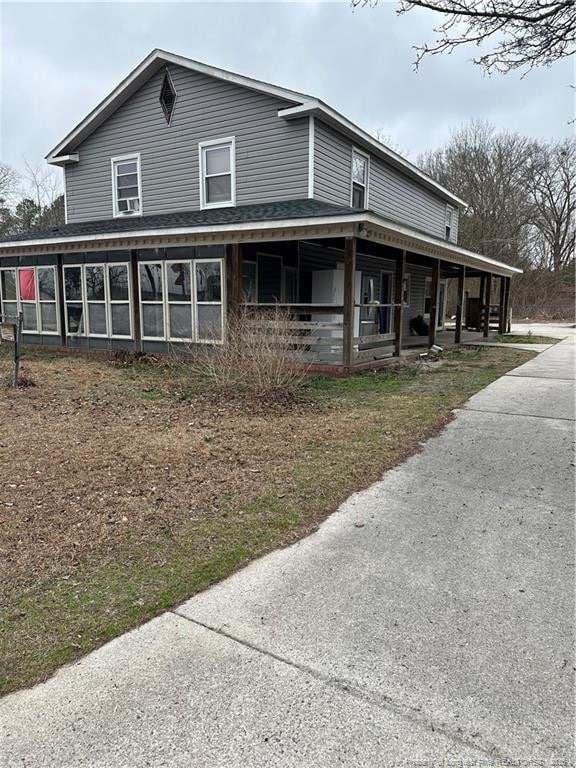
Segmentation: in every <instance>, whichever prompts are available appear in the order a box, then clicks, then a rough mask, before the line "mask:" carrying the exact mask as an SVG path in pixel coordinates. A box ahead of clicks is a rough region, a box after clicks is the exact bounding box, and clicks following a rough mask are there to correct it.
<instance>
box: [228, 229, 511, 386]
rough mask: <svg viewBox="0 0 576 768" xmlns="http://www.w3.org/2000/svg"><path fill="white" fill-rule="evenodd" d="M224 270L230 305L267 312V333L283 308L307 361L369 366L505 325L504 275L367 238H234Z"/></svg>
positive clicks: (297, 351) (342, 367)
mask: <svg viewBox="0 0 576 768" xmlns="http://www.w3.org/2000/svg"><path fill="white" fill-rule="evenodd" d="M360 231H361V234H368V232H366V230H362V229H361V230H360ZM479 258H480V259H482V258H483V257H479ZM463 261H466V259H463ZM487 261H489V260H487ZM482 266H484V265H482ZM487 266H488V265H487ZM500 266H502V267H504V265H498V267H500ZM226 273H227V296H228V300H227V311H228V313H229V314H230V313H234V312H238V311H244V310H245V309H248V310H249V311H250V312H258V313H263V314H264V315H266V314H268V315H269V316H270V333H271V334H272V333H274V328H275V323H276V320H275V318H277V316H278V312H281V313H282V314H283V315H284V317H285V318H287V323H288V327H289V331H288V333H289V342H290V345H291V346H292V348H293V349H294V357H295V359H297V360H298V361H302V362H305V363H306V364H308V365H312V366H314V368H316V367H317V366H318V367H324V368H329V369H331V370H334V371H337V372H349V371H352V370H361V369H362V368H372V367H374V366H375V365H383V364H386V363H387V362H389V360H390V358H394V357H400V356H401V355H404V354H410V353H416V352H418V350H427V349H429V348H430V347H431V346H433V345H438V346H441V347H449V346H453V345H457V344H460V343H462V342H469V341H474V340H478V341H480V340H482V339H485V338H486V337H488V335H489V333H490V332H491V331H497V332H500V333H503V332H505V330H506V329H507V323H508V317H509V306H510V276H509V275H506V274H498V273H496V274H495V273H494V272H493V271H491V270H489V269H481V268H480V267H479V266H477V265H472V264H467V263H463V264H458V263H455V261H448V260H446V259H444V258H441V257H438V256H437V257H433V256H427V255H425V254H423V253H418V252H416V251H415V250H411V249H409V248H399V247H395V245H392V244H389V243H382V242H376V241H375V240H372V239H367V238H366V237H359V236H345V237H340V238H316V239H313V240H312V239H310V240H297V241H292V242H286V241H283V242H279V241H270V242H263V243H258V244H252V243H245V244H241V243H238V244H233V245H230V246H228V248H227V251H226ZM450 285H453V286H454V287H455V296H456V306H455V311H454V313H453V314H451V313H449V312H448V293H449V286H450ZM451 292H452V294H454V290H452V291H451ZM285 325H286V322H285ZM259 327H260V328H261V327H262V326H261V321H260V323H259Z"/></svg>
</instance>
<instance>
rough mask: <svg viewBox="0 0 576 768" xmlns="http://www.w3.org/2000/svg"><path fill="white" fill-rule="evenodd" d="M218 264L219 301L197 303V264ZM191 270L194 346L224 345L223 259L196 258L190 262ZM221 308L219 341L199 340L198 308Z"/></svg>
mask: <svg viewBox="0 0 576 768" xmlns="http://www.w3.org/2000/svg"><path fill="white" fill-rule="evenodd" d="M214 263H218V264H220V301H198V286H197V283H196V280H197V277H196V266H197V265H198V264H214ZM192 268H193V276H192V285H193V290H194V293H193V294H192V297H193V300H192V310H193V313H194V326H193V329H192V332H193V334H194V338H195V344H218V345H221V344H223V343H224V333H225V326H226V319H225V308H226V279H225V271H224V270H225V265H224V259H222V258H220V257H214V258H206V259H203V258H198V259H193V260H192ZM199 306H201V307H210V306H213V307H222V310H221V312H220V339H216V340H214V339H201V338H199V336H198V307H199Z"/></svg>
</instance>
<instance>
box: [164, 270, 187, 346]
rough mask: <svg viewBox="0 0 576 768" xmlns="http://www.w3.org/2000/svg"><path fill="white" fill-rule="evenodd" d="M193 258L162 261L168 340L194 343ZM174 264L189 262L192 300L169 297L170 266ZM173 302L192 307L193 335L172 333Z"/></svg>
mask: <svg viewBox="0 0 576 768" xmlns="http://www.w3.org/2000/svg"><path fill="white" fill-rule="evenodd" d="M192 263H193V262H192V259H166V260H164V261H163V262H162V264H163V270H162V280H163V282H164V285H163V286H162V298H163V300H164V305H165V322H164V330H165V333H166V340H167V341H171V342H176V343H178V342H180V343H184V344H192V342H193V341H194V335H195V328H194V276H193V274H192ZM172 264H188V269H189V270H190V301H177V300H174V299H172V300H170V299H169V298H168V267H170V266H171V265H172ZM171 304H177V305H180V306H183V307H190V330H191V331H192V335H191V336H189V337H188V336H172V334H171V330H172V329H171V327H170V305H171Z"/></svg>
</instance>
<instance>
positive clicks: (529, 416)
mask: <svg viewBox="0 0 576 768" xmlns="http://www.w3.org/2000/svg"><path fill="white" fill-rule="evenodd" d="M455 410H457V411H461V412H464V413H466V412H467V411H472V412H473V413H492V414H494V415H495V416H496V415H497V416H520V417H522V418H525V419H544V420H545V421H574V419H570V418H568V417H567V416H540V415H538V414H536V413H513V412H511V411H490V410H488V409H485V408H468V407H466V406H465V407H464V408H456V409H455Z"/></svg>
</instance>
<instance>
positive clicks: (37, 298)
mask: <svg viewBox="0 0 576 768" xmlns="http://www.w3.org/2000/svg"><path fill="white" fill-rule="evenodd" d="M0 299H1V301H2V314H3V315H5V316H6V317H7V318H10V319H13V318H16V317H17V316H18V314H19V312H22V320H23V323H22V330H23V332H24V333H43V334H57V333H58V314H57V310H56V270H55V267H20V268H18V269H16V268H14V269H3V270H0Z"/></svg>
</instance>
